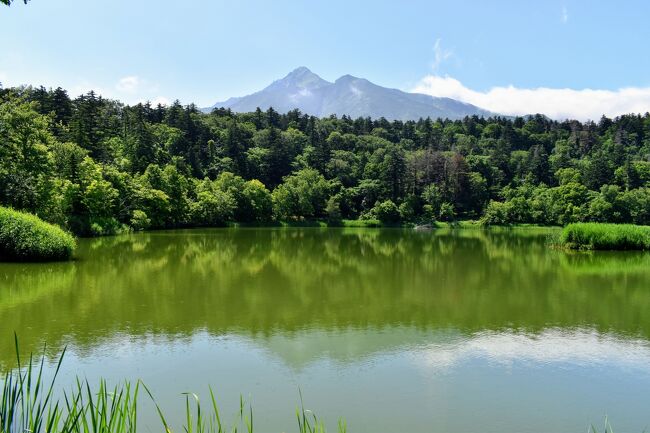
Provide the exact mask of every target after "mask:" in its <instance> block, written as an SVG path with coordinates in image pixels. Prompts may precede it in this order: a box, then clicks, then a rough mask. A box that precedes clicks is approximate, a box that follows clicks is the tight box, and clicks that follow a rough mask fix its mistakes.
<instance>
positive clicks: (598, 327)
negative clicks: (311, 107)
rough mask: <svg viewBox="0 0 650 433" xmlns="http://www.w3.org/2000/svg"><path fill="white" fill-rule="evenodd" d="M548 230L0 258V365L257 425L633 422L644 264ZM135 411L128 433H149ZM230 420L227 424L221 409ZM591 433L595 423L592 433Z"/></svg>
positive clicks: (233, 232)
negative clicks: (213, 398)
mask: <svg viewBox="0 0 650 433" xmlns="http://www.w3.org/2000/svg"><path fill="white" fill-rule="evenodd" d="M552 233H553V230H551V229H513V230H503V229H502V230H490V231H487V230H478V229H466V230H438V231H422V232H420V231H415V230H407V229H403V230H402V229H318V228H313V229H312V228H309V229H211V230H182V231H173V232H172V231H167V232H152V233H144V234H134V235H128V236H119V237H114V238H102V239H92V240H90V239H82V240H80V242H79V248H78V252H77V257H78V258H77V260H75V261H73V262H69V263H48V264H16V263H13V264H0V370H3V371H6V370H8V369H11V368H12V367H13V366H14V362H13V360H14V357H15V356H14V350H13V344H14V343H13V333H14V331H15V332H17V334H18V336H19V339H20V343H21V349H22V351H23V352H25V353H27V352H30V351H33V352H40V351H42V348H43V344H44V343H47V348H46V353H47V356H48V359H49V361H50V362H54V360H55V359H56V357H57V356H58V355H59V354H60V353H61V351H62V349H63V348H64V347H66V346H67V348H68V353H67V354H66V359H65V362H64V364H63V369H62V375H61V377H60V379H59V380H60V383H61V384H62V385H64V386H68V385H69V384H72V383H73V380H74V377H75V376H77V375H78V376H81V377H87V378H88V379H90V380H91V381H95V380H97V379H98V378H99V377H105V378H107V379H108V380H109V381H110V382H111V383H116V382H118V381H120V380H123V379H131V380H135V379H142V380H144V382H145V383H146V384H147V385H148V386H149V388H150V389H151V390H152V392H153V393H154V394H155V396H156V397H157V399H158V401H159V403H160V405H161V406H162V407H163V409H164V410H165V412H166V413H167V414H168V417H169V418H171V419H173V421H174V423H175V425H177V424H178V423H180V422H181V421H182V419H181V413H182V411H183V405H184V397H183V396H182V395H181V393H182V392H185V391H193V392H195V393H197V394H199V395H200V396H203V398H204V400H205V401H206V402H207V400H208V384H211V385H212V386H213V388H214V389H215V392H216V394H217V400H218V402H219V403H220V405H221V407H222V412H223V417H224V418H226V419H234V414H235V412H236V411H237V410H238V405H239V396H240V394H241V395H243V397H244V398H245V399H246V400H247V401H252V404H253V408H254V412H255V423H256V431H261V432H267V431H268V432H277V433H279V432H283V431H284V432H291V431H296V430H297V428H296V425H295V424H296V423H295V420H294V419H295V407H296V404H297V403H299V394H298V390H299V389H300V390H301V391H302V394H303V396H304V399H305V405H306V407H307V408H309V409H313V410H314V411H315V412H316V413H317V414H319V415H320V416H322V417H323V418H324V419H325V421H326V423H327V425H328V426H329V427H330V430H334V429H335V425H336V421H337V419H338V417H344V418H345V419H346V420H347V424H348V430H349V431H350V432H352V433H355V432H359V433H362V432H373V433H378V432H395V433H397V432H413V433H416V432H474V431H481V432H500V433H504V432H584V431H586V428H587V425H588V424H590V423H594V424H596V425H602V422H603V420H604V418H605V416H606V415H607V416H608V418H609V420H610V421H611V423H612V425H613V426H614V428H615V431H627V432H639V433H640V432H641V431H643V429H644V428H645V427H647V426H649V425H650V254H648V253H639V252H616V253H613V252H612V253H608V252H595V253H569V252H564V251H559V250H555V249H552V248H549V246H548V245H547V240H548V237H549V235H551V234H552ZM150 409H151V407H150V405H149V406H147V404H145V403H143V412H142V413H141V415H142V417H141V423H142V431H144V432H158V431H161V428H160V425H159V423H158V421H157V418H156V417H155V415H154V413H153V411H152V410H150ZM229 414H232V416H229ZM600 430H602V428H600Z"/></svg>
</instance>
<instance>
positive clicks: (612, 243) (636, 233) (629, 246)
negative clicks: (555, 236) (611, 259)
mask: <svg viewBox="0 0 650 433" xmlns="http://www.w3.org/2000/svg"><path fill="white" fill-rule="evenodd" d="M559 245H560V246H562V247H564V248H567V249H574V250H642V251H647V250H650V226H639V225H633V224H604V223H573V224H569V225H567V226H566V227H564V229H562V233H561V234H560V237H559Z"/></svg>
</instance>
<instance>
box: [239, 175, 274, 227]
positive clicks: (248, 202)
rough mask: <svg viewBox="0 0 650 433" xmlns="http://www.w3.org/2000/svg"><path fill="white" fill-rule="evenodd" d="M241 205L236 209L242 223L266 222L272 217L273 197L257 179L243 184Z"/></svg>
mask: <svg viewBox="0 0 650 433" xmlns="http://www.w3.org/2000/svg"><path fill="white" fill-rule="evenodd" d="M241 196H242V199H241V205H240V207H238V208H237V210H238V212H239V215H240V216H241V220H242V221H258V222H262V221H268V220H269V219H271V217H272V215H273V197H272V195H271V192H270V191H269V190H268V189H266V187H265V186H264V184H263V183H262V182H260V181H259V180H257V179H253V180H249V181H248V182H246V183H245V184H244V188H243V190H242V192H241Z"/></svg>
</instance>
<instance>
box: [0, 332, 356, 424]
mask: <svg viewBox="0 0 650 433" xmlns="http://www.w3.org/2000/svg"><path fill="white" fill-rule="evenodd" d="M19 353H20V351H19V348H18V342H17V339H16V354H17V355H16V357H17V368H16V369H15V370H14V371H13V372H8V373H6V374H5V376H4V382H3V383H2V394H1V395H0V433H25V432H30V433H135V432H136V431H138V410H139V400H140V399H139V394H140V389H141V388H142V389H144V391H145V392H146V394H147V395H148V396H149V397H150V398H151V400H152V401H153V402H154V405H155V408H156V411H157V413H158V415H159V417H160V421H161V424H162V425H161V427H163V428H164V431H165V432H167V433H172V432H173V429H172V427H171V423H170V422H169V421H168V420H167V419H166V417H165V415H164V413H163V410H162V409H161V408H160V407H159V406H158V404H157V403H156V402H155V399H154V397H153V395H152V393H151V391H150V390H149V389H148V388H147V386H146V385H145V384H144V383H142V382H141V381H138V382H136V383H135V384H133V383H130V382H124V383H123V384H121V385H116V386H114V387H109V386H108V384H107V383H106V381H105V380H100V381H99V386H98V388H93V387H92V385H91V384H90V383H89V382H88V380H87V379H84V380H81V379H79V378H77V381H76V385H75V386H73V387H72V390H69V391H66V390H65V389H61V388H59V387H57V385H56V379H57V376H58V373H59V370H60V368H61V364H62V362H63V358H64V356H65V350H63V352H62V354H61V355H60V357H59V359H58V363H57V365H56V368H55V370H54V373H53V375H52V378H51V379H49V380H48V379H46V378H45V376H46V374H44V369H45V368H44V367H45V356H43V357H42V358H41V360H40V363H39V364H36V363H35V362H34V359H33V358H32V356H31V355H30V357H29V359H28V361H27V363H26V364H25V365H23V364H21V359H20V355H19ZM183 395H184V396H185V422H184V424H183V426H182V431H185V433H224V432H233V433H236V432H239V431H241V432H246V433H253V432H254V431H256V430H257V429H256V428H254V426H255V424H254V422H253V420H254V418H253V407H252V405H250V404H248V405H246V403H245V402H244V399H243V397H240V400H239V412H238V418H237V419H236V420H235V421H234V422H233V424H232V426H227V425H226V424H225V422H224V421H223V420H222V418H221V415H220V412H219V406H218V405H217V402H216V398H215V395H214V392H213V391H212V388H210V405H209V407H208V408H207V410H206V408H205V407H202V406H201V402H200V400H199V397H198V396H197V395H196V394H193V393H183ZM57 396H58V397H57ZM61 396H62V397H61ZM246 406H247V407H246ZM295 416H296V418H297V423H298V432H299V433H325V431H326V430H325V425H324V423H323V421H322V420H320V419H319V418H318V417H317V416H316V415H315V414H314V413H313V412H312V411H310V410H307V409H305V407H304V403H303V400H302V394H300V408H296V412H295ZM149 427H151V426H149ZM346 431H347V427H346V424H345V421H343V420H342V419H341V420H339V423H338V432H339V433H345V432H346Z"/></svg>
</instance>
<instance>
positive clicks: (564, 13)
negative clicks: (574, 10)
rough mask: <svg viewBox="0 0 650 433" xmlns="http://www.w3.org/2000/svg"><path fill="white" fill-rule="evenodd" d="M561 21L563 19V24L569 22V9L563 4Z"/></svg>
mask: <svg viewBox="0 0 650 433" xmlns="http://www.w3.org/2000/svg"><path fill="white" fill-rule="evenodd" d="M560 21H562V24H566V23H567V22H569V11H568V10H567V8H566V6H562V15H561V16H560Z"/></svg>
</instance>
